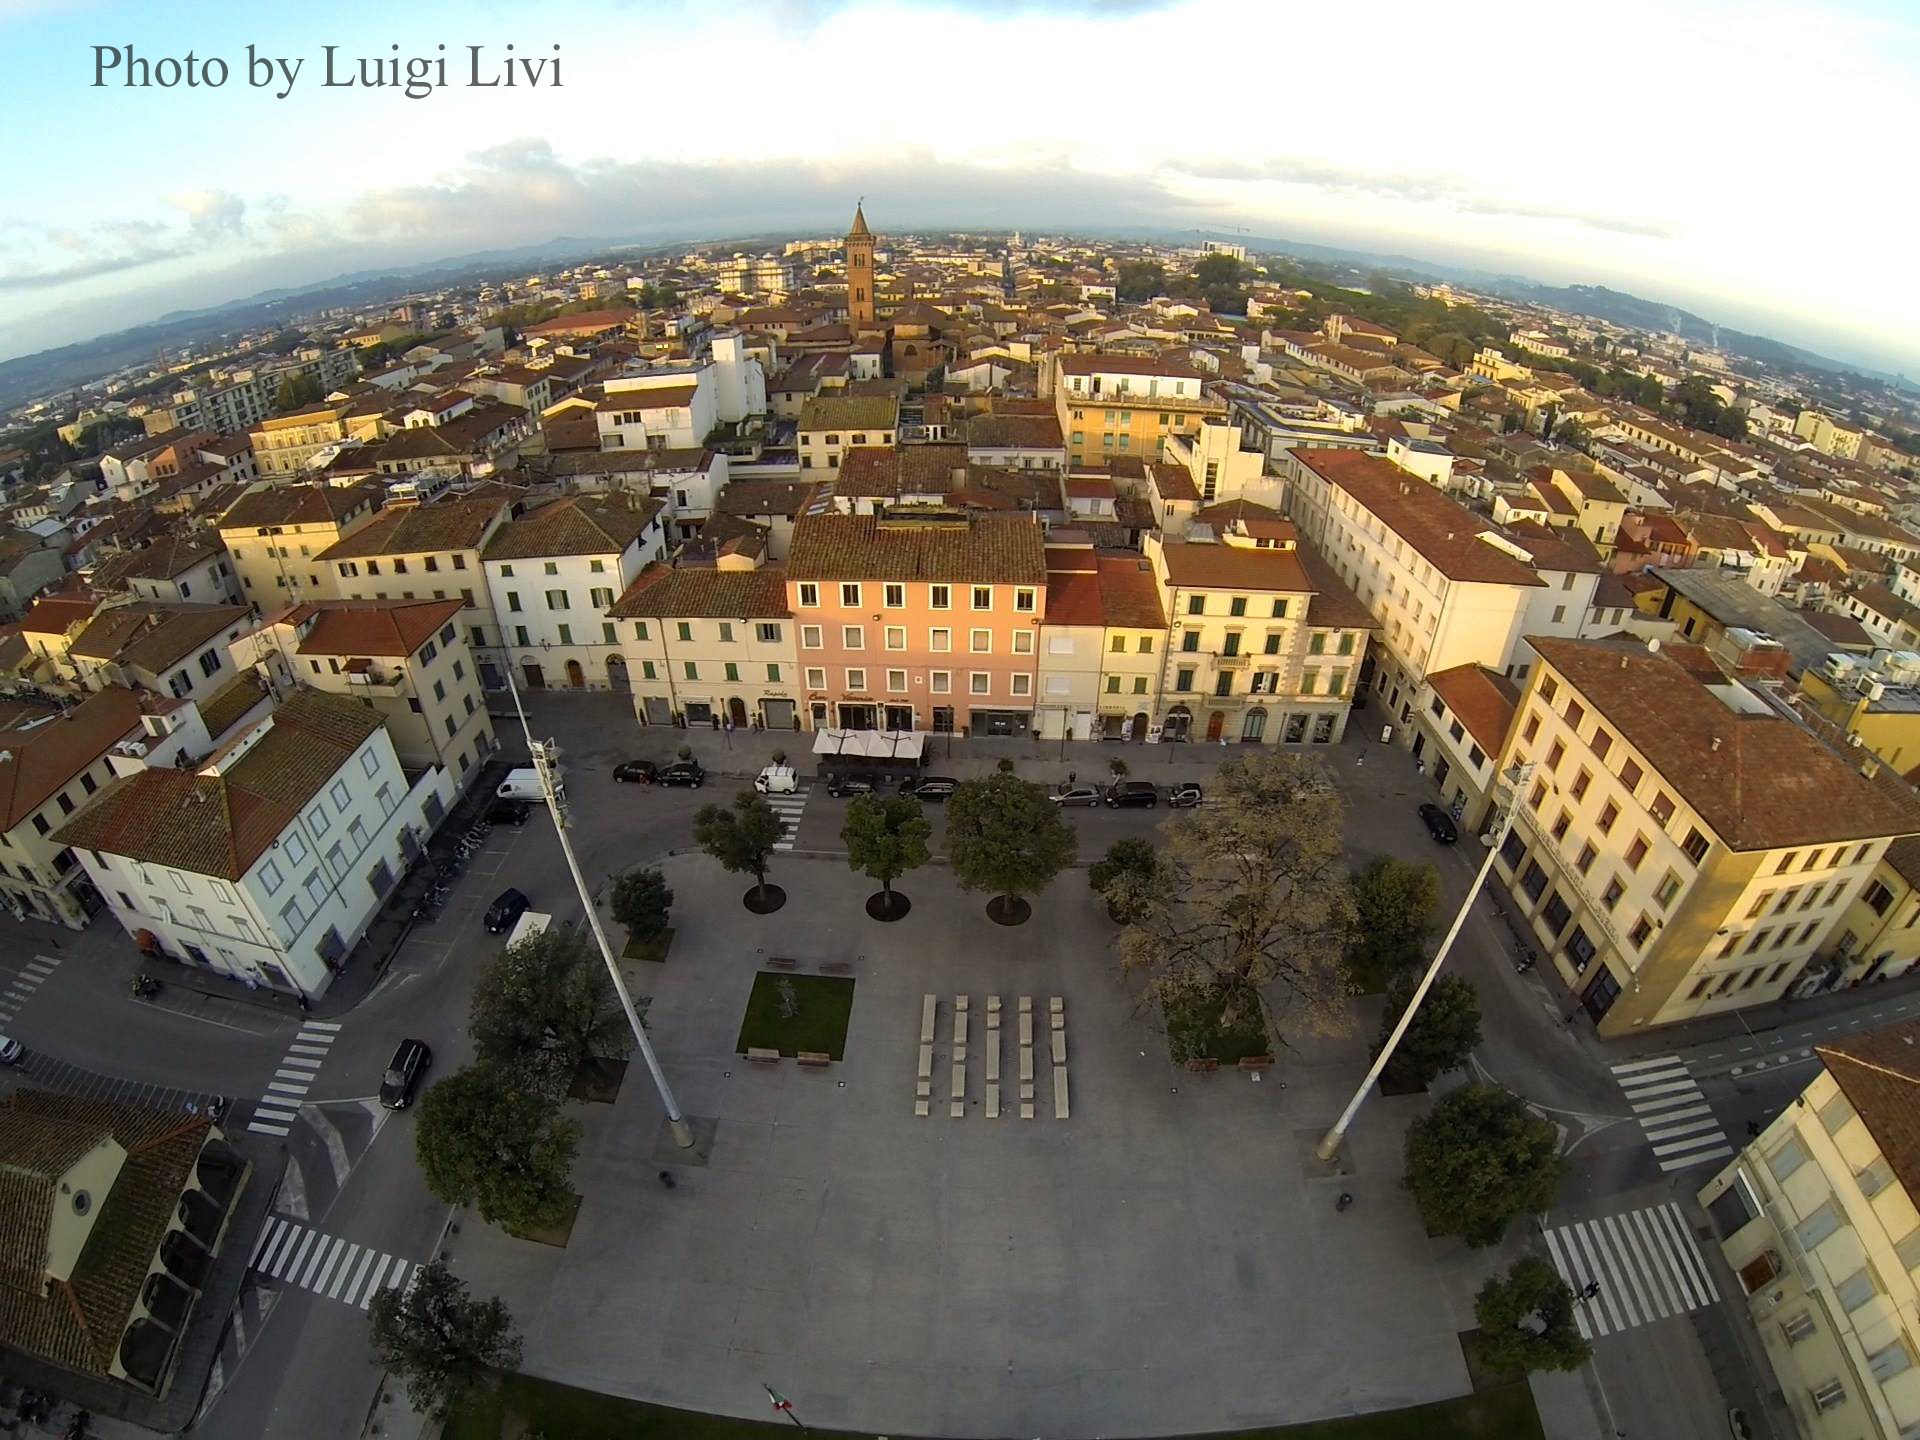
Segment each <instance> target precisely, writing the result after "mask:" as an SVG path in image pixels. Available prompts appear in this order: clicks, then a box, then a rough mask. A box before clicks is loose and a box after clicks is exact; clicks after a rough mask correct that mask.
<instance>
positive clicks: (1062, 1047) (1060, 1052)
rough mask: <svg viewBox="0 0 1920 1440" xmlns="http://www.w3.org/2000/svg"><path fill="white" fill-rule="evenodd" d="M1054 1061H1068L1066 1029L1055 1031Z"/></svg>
mask: <svg viewBox="0 0 1920 1440" xmlns="http://www.w3.org/2000/svg"><path fill="white" fill-rule="evenodd" d="M1053 1063H1054V1064H1055V1065H1064V1064H1066V1063H1067V1032H1066V1031H1064V1030H1056V1031H1054V1032H1053Z"/></svg>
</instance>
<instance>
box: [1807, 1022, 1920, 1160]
mask: <svg viewBox="0 0 1920 1440" xmlns="http://www.w3.org/2000/svg"><path fill="white" fill-rule="evenodd" d="M1814 1053H1815V1054H1816V1055H1818V1056H1819V1057H1820V1059H1821V1062H1822V1063H1823V1064H1825V1066H1826V1067H1827V1073H1829V1074H1830V1075H1832V1076H1833V1079H1834V1083H1835V1084H1837V1085H1838V1086H1839V1087H1840V1091H1841V1093H1842V1094H1843V1095H1845V1096H1846V1097H1847V1102H1848V1103H1849V1104H1850V1105H1852V1106H1853V1109H1854V1113H1855V1114H1857V1115H1858V1116H1859V1117H1860V1120H1861V1123H1863V1124H1864V1125H1865V1126H1866V1127H1867V1133H1868V1134H1869V1135H1871V1136H1873V1139H1874V1143H1875V1144H1877V1145H1878V1146H1879V1147H1880V1153H1881V1154H1883V1155H1885V1156H1886V1157H1887V1164H1888V1165H1889V1166H1891V1167H1892V1169H1893V1173H1894V1176H1895V1178H1896V1179H1898V1180H1899V1182H1900V1185H1901V1188H1902V1189H1904V1190H1905V1191H1906V1192H1907V1194H1908V1196H1909V1197H1920V1020H1901V1021H1898V1022H1896V1023H1894V1024H1892V1025H1885V1026H1882V1027H1881V1028H1880V1029H1878V1030H1868V1031H1866V1032H1865V1033H1863V1034H1859V1035H1850V1036H1848V1037H1847V1038H1846V1039H1844V1040H1835V1041H1832V1042H1831V1043H1829V1044H1826V1045H1816V1046H1814Z"/></svg>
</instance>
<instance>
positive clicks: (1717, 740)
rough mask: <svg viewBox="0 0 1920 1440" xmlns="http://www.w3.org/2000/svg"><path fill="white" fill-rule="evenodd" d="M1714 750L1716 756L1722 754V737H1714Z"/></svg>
mask: <svg viewBox="0 0 1920 1440" xmlns="http://www.w3.org/2000/svg"><path fill="white" fill-rule="evenodd" d="M1712 748H1713V752H1714V753H1715V754H1716V755H1717V754H1719V753H1720V737H1719V736H1718V735H1716V736H1714V737H1713V747H1712Z"/></svg>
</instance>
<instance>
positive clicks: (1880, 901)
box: [1860, 880, 1893, 915]
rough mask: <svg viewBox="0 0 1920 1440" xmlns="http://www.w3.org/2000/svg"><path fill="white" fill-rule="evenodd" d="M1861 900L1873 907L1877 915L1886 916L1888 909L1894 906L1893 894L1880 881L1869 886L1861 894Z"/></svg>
mask: <svg viewBox="0 0 1920 1440" xmlns="http://www.w3.org/2000/svg"><path fill="white" fill-rule="evenodd" d="M1860 898H1861V899H1862V900H1864V901H1866V902H1867V904H1868V905H1869V906H1870V907H1872V910H1873V913H1874V914H1876V915H1884V914H1886V913H1887V907H1888V906H1889V905H1891V904H1893V892H1892V891H1891V890H1889V889H1887V887H1886V886H1885V885H1882V884H1881V883H1880V882H1879V881H1878V880H1875V881H1874V882H1873V883H1872V884H1870V885H1869V886H1867V888H1866V889H1865V890H1863V891H1862V892H1861V894H1860Z"/></svg>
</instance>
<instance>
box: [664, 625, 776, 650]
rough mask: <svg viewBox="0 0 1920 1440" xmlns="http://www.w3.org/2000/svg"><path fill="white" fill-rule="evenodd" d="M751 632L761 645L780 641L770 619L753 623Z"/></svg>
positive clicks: (774, 643)
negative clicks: (756, 623)
mask: <svg viewBox="0 0 1920 1440" xmlns="http://www.w3.org/2000/svg"><path fill="white" fill-rule="evenodd" d="M753 634H754V638H755V639H756V640H758V641H759V642H760V643H761V644H763V645H778V644H779V643H780V627H779V626H778V625H775V624H774V623H773V622H772V621H770V620H762V621H761V622H760V623H759V624H758V625H755V626H754V627H753ZM641 638H642V639H645V638H646V637H645V636H642V637H641Z"/></svg>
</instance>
